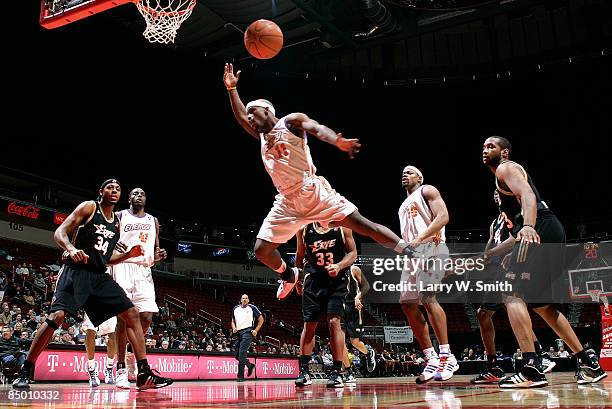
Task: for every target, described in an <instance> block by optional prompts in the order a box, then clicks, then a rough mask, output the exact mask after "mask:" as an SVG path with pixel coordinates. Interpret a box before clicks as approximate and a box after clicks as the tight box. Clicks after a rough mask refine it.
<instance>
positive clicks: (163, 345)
mask: <svg viewBox="0 0 612 409" xmlns="http://www.w3.org/2000/svg"><path fill="white" fill-rule="evenodd" d="M169 347H170V341H168V340H166V339H164V340H163V341H162V343H161V349H166V350H167V349H168V348H169Z"/></svg>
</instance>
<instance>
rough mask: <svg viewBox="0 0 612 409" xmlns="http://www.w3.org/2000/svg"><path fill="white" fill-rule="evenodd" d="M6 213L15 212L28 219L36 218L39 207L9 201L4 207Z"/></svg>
mask: <svg viewBox="0 0 612 409" xmlns="http://www.w3.org/2000/svg"><path fill="white" fill-rule="evenodd" d="M6 211H7V213H9V214H16V215H17V216H21V217H26V218H28V219H33V220H38V215H39V214H40V208H39V207H36V206H32V205H22V204H18V203H17V202H11V203H9V205H8V206H7V208H6Z"/></svg>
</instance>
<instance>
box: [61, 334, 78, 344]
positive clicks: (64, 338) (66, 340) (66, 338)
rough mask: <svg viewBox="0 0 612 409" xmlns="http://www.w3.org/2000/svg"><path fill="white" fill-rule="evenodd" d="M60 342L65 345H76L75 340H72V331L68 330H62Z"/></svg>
mask: <svg viewBox="0 0 612 409" xmlns="http://www.w3.org/2000/svg"><path fill="white" fill-rule="evenodd" d="M60 343H62V344H64V345H75V343H74V341H73V340H72V335H70V332H68V331H63V332H62V335H61V339H60Z"/></svg>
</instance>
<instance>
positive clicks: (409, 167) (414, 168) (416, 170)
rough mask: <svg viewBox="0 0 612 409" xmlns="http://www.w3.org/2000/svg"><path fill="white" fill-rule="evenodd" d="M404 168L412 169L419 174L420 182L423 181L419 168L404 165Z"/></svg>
mask: <svg viewBox="0 0 612 409" xmlns="http://www.w3.org/2000/svg"><path fill="white" fill-rule="evenodd" d="M404 170H411V171H413V172H414V173H416V174H417V175H419V176H420V177H421V183H423V180H424V178H423V172H421V171H420V170H419V168H417V167H416V166H406V167H405V168H404Z"/></svg>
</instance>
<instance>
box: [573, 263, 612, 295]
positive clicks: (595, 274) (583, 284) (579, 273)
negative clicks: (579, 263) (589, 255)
mask: <svg viewBox="0 0 612 409" xmlns="http://www.w3.org/2000/svg"><path fill="white" fill-rule="evenodd" d="M568 274H569V283H570V295H571V297H572V298H575V299H585V300H587V299H590V298H591V295H590V292H593V291H596V290H597V291H601V294H600V295H601V296H608V297H610V296H612V267H608V266H606V267H593V268H581V269H576V270H569V271H568Z"/></svg>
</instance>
